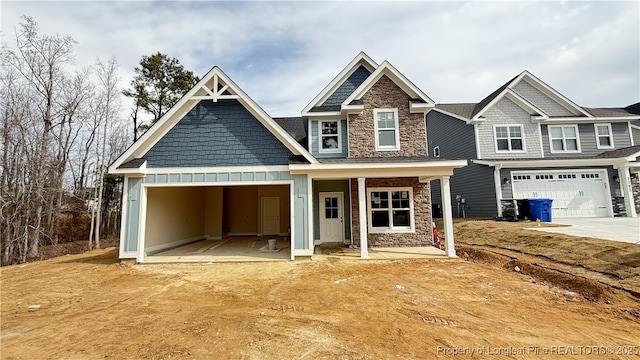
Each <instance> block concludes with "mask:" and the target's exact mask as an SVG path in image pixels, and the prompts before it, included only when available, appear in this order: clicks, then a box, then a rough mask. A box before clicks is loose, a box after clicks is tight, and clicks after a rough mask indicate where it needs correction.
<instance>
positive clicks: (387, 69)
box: [342, 60, 435, 108]
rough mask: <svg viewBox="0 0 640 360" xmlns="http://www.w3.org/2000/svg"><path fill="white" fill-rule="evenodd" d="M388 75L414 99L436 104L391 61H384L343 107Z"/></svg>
mask: <svg viewBox="0 0 640 360" xmlns="http://www.w3.org/2000/svg"><path fill="white" fill-rule="evenodd" d="M384 75H386V76H387V77H388V78H389V79H391V81H393V82H394V83H395V84H396V85H398V87H400V88H401V89H402V91H404V92H405V93H407V94H408V95H409V96H411V97H412V98H414V99H420V100H422V101H423V102H424V103H425V104H428V105H429V106H435V102H434V101H433V100H432V99H431V98H430V97H428V96H427V94H425V93H424V92H422V90H420V88H418V87H417V86H415V85H414V84H413V83H412V82H411V81H409V79H407V78H406V77H405V76H404V75H403V74H402V73H401V72H400V71H398V70H397V69H396V68H395V67H394V66H393V65H391V63H389V62H388V61H386V60H385V61H384V62H383V63H382V64H380V66H378V68H377V69H376V71H374V72H373V73H372V74H371V75H370V76H369V78H367V80H365V82H363V83H362V84H361V85H360V86H359V87H358V88H357V89H356V90H355V91H354V92H353V93H352V94H351V95H350V96H349V97H348V98H347V99H346V100H345V101H344V102H343V103H342V107H343V108H345V107H348V106H349V105H351V103H352V102H353V101H354V100H360V99H361V98H362V96H363V95H364V94H365V93H366V92H367V91H369V89H371V87H372V86H373V85H374V84H375V83H376V82H378V80H380V78H382V76H384Z"/></svg>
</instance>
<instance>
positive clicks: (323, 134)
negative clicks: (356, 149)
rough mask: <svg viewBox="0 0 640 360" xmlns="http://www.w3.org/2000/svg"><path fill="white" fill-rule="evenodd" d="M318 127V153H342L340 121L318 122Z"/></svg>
mask: <svg viewBox="0 0 640 360" xmlns="http://www.w3.org/2000/svg"><path fill="white" fill-rule="evenodd" d="M318 124H319V125H318V126H319V131H318V133H319V135H320V136H319V137H320V144H319V152H321V153H339V152H342V146H341V145H342V144H341V143H340V121H337V120H332V121H320V122H319V123H318Z"/></svg>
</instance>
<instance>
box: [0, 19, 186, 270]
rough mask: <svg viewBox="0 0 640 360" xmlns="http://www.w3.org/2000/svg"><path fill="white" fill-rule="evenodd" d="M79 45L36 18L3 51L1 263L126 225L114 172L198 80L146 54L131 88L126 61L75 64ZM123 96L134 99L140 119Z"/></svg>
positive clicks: (92, 240)
mask: <svg viewBox="0 0 640 360" xmlns="http://www.w3.org/2000/svg"><path fill="white" fill-rule="evenodd" d="M75 44H76V41H75V40H74V39H73V38H71V37H69V36H65V35H57V34H56V35H43V34H40V33H39V31H38V24H37V22H36V21H35V20H34V19H33V18H31V17H28V16H23V17H22V22H21V23H20V25H19V27H18V28H17V30H16V32H15V46H13V47H11V46H7V45H3V46H2V48H1V49H0V60H1V61H2V64H1V65H0V131H1V135H0V138H1V144H0V146H1V149H0V152H1V154H0V156H1V158H0V261H1V264H2V265H9V264H14V263H20V262H25V261H29V260H31V259H37V258H39V256H40V247H41V246H43V245H56V244H59V243H62V242H69V241H87V249H93V248H100V240H101V239H104V237H105V236H117V235H118V234H119V228H120V214H121V194H122V178H121V177H119V176H114V175H109V174H107V167H108V165H109V164H110V163H111V162H113V161H114V160H115V158H116V157H117V156H119V155H120V154H121V153H122V152H123V151H124V150H125V149H126V148H127V147H128V146H130V145H131V143H132V141H134V140H135V139H136V138H137V136H138V134H139V133H140V132H142V131H145V130H146V128H148V126H149V125H150V124H152V123H153V122H155V121H157V120H158V119H159V118H160V117H162V115H164V113H166V111H168V110H169V108H171V106H172V105H174V104H175V102H177V100H179V98H180V97H181V96H182V95H184V93H185V92H186V91H188V90H189V89H190V88H191V87H192V86H193V85H194V84H195V83H196V82H197V81H198V78H197V77H195V76H194V75H193V73H192V72H190V71H187V70H185V69H184V68H183V67H182V65H180V64H179V62H178V61H177V60H176V59H172V58H169V57H168V56H166V55H164V54H161V53H157V54H153V55H151V56H143V57H142V60H141V62H140V67H136V68H135V71H136V76H135V77H134V79H133V80H132V81H131V88H130V89H126V90H121V89H119V88H118V84H119V82H120V80H121V79H120V76H119V73H118V72H119V65H118V62H117V60H116V58H115V57H114V58H111V59H108V60H101V59H96V61H95V64H93V66H90V67H78V66H76V65H75V57H74V45H75ZM123 96H126V97H130V98H132V100H133V103H134V105H133V107H132V109H131V115H130V119H127V116H123V115H122V114H123V100H124V98H123Z"/></svg>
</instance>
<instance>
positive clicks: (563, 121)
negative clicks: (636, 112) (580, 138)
mask: <svg viewBox="0 0 640 360" xmlns="http://www.w3.org/2000/svg"><path fill="white" fill-rule="evenodd" d="M534 120H535V121H537V122H540V123H542V124H566V123H573V124H576V123H610V122H628V121H633V120H640V116H620V117H589V118H586V117H581V118H575V117H558V118H545V119H542V118H538V117H534ZM631 126H634V125H631Z"/></svg>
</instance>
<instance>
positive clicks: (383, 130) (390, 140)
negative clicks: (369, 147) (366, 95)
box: [373, 109, 400, 151]
mask: <svg viewBox="0 0 640 360" xmlns="http://www.w3.org/2000/svg"><path fill="white" fill-rule="evenodd" d="M373 117H374V122H375V131H376V150H382V151H385V150H400V134H399V131H398V109H375V110H373Z"/></svg>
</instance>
